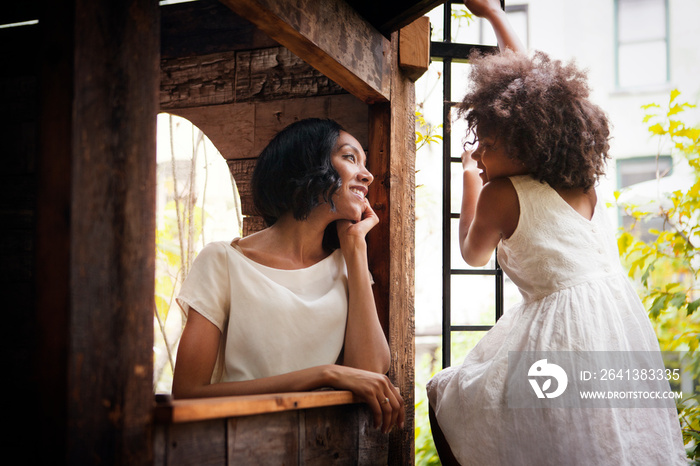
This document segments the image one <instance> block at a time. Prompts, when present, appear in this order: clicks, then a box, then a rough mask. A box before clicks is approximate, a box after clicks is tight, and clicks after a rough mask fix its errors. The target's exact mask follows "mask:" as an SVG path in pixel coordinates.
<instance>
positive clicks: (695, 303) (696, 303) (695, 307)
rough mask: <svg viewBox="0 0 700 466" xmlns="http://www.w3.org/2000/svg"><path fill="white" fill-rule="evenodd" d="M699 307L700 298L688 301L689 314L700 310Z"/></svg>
mask: <svg viewBox="0 0 700 466" xmlns="http://www.w3.org/2000/svg"><path fill="white" fill-rule="evenodd" d="M698 307H700V299H696V300H695V301H691V302H690V303H688V315H691V314H692V313H694V312H695V311H697V310H698Z"/></svg>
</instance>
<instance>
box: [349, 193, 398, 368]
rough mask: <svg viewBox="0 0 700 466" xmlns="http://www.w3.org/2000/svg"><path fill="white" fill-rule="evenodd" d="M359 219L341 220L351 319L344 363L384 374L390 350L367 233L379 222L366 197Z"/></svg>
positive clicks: (387, 365) (388, 363) (388, 362)
mask: <svg viewBox="0 0 700 466" xmlns="http://www.w3.org/2000/svg"><path fill="white" fill-rule="evenodd" d="M365 203H366V208H365V211H364V213H363V214H362V219H361V220H360V221H359V222H356V223H353V222H351V221H349V220H338V222H337V228H338V238H339V239H340V249H341V251H342V253H343V257H344V258H345V263H346V264H347V268H348V320H347V325H346V329H345V347H344V350H343V365H345V366H350V367H355V368H358V369H364V370H368V371H372V372H378V373H381V374H385V373H386V372H387V371H388V370H389V365H390V364H391V353H390V351H389V345H388V344H387V341H386V338H385V337H384V332H383V331H382V326H381V324H380V323H379V317H378V316H377V307H376V305H375V303H374V294H373V293H372V285H371V277H370V273H369V264H368V261H367V243H366V241H365V236H366V235H367V233H368V232H369V231H370V230H371V229H372V228H373V227H374V226H375V225H376V224H377V223H379V218H378V217H377V214H375V213H374V211H373V210H372V208H371V207H370V205H369V201H367V200H365Z"/></svg>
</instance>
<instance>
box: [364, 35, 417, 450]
mask: <svg viewBox="0 0 700 466" xmlns="http://www.w3.org/2000/svg"><path fill="white" fill-rule="evenodd" d="M397 36H398V33H394V34H392V46H393V47H395V48H397V47H398V37H397ZM393 67H394V68H393V69H394V73H393V75H392V100H391V102H390V103H388V104H375V105H372V106H370V164H371V170H372V172H373V174H374V176H375V181H374V183H373V184H372V185H371V186H370V193H369V199H370V202H372V207H373V208H374V210H375V212H376V213H377V215H378V216H379V218H380V225H379V227H377V228H374V229H373V230H372V231H370V233H369V235H368V244H369V251H370V257H369V259H370V269H371V270H372V273H373V275H374V281H375V286H374V295H375V300H376V302H377V308H378V312H379V316H380V321H381V322H382V325H383V327H384V330H385V332H386V334H387V338H388V341H389V347H390V349H391V359H392V361H391V368H390V370H389V377H390V378H391V380H392V381H394V383H395V384H396V385H397V386H398V387H399V389H400V390H401V394H402V396H403V397H404V402H405V404H406V426H405V428H404V429H403V430H395V431H394V432H392V434H391V442H390V451H389V462H390V464H413V458H414V450H413V448H414V432H413V423H414V419H413V416H414V410H413V404H414V389H415V387H414V336H415V323H414V293H415V291H414V273H415V272H414V260H415V258H414V254H415V253H414V249H415V247H414V228H415V130H414V128H415V126H414V125H415V120H414V111H415V101H414V99H415V97H414V86H413V82H412V81H411V80H410V79H409V78H408V77H407V76H405V74H404V73H402V72H401V70H400V68H399V66H398V62H397V60H395V61H394V62H393Z"/></svg>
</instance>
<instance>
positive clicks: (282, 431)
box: [228, 411, 301, 466]
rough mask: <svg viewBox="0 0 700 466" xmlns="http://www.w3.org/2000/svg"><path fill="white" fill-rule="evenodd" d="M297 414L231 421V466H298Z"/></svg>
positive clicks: (229, 446)
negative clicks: (296, 465) (237, 465)
mask: <svg viewBox="0 0 700 466" xmlns="http://www.w3.org/2000/svg"><path fill="white" fill-rule="evenodd" d="M299 418H300V413H299V412H297V411H290V412H283V413H276V414H272V415H270V414H265V415H258V416H246V417H235V418H231V419H229V420H228V464H232V465H235V464H241V465H243V464H245V465H250V466H257V465H259V466H267V465H274V464H279V465H287V464H289V465H293V464H299V449H300V445H299V430H300V428H301V427H300V424H299Z"/></svg>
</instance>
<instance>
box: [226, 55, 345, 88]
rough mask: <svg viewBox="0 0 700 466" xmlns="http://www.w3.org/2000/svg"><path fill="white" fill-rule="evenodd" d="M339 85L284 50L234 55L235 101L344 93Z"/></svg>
mask: <svg viewBox="0 0 700 466" xmlns="http://www.w3.org/2000/svg"><path fill="white" fill-rule="evenodd" d="M345 92H346V91H345V90H343V88H342V87H340V86H339V85H338V84H336V83H334V82H333V81H331V80H330V79H329V78H328V77H326V76H324V75H323V74H322V73H321V72H319V71H318V70H316V69H314V68H313V67H311V66H309V64H307V63H306V62H305V61H304V60H302V59H301V58H299V57H297V56H296V55H294V54H293V53H292V52H291V51H289V49H287V48H285V47H275V48H269V49H258V50H250V51H243V52H239V53H237V54H236V102H243V101H251V100H256V101H261V100H277V99H288V98H290V97H314V96H322V95H332V94H344V93H345Z"/></svg>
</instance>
